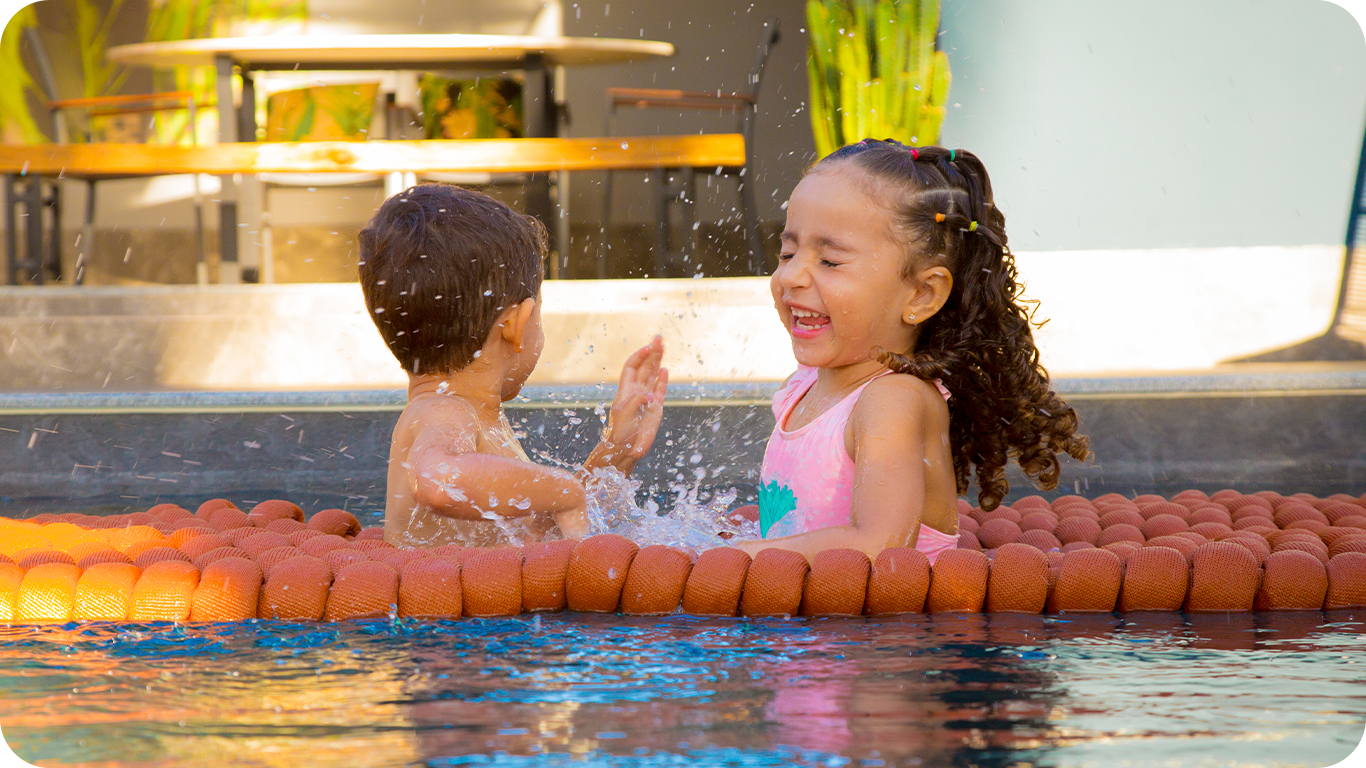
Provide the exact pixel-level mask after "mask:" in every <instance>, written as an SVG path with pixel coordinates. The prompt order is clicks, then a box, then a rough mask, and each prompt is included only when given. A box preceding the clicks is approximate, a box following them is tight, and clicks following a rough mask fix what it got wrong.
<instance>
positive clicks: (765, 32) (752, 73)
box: [749, 16, 782, 102]
mask: <svg viewBox="0 0 1366 768" xmlns="http://www.w3.org/2000/svg"><path fill="white" fill-rule="evenodd" d="M780 39H782V36H781V35H779V34H778V17H777V16H769V17H768V18H767V19H764V26H763V29H762V30H761V32H760V34H759V48H758V49H757V50H756V51H755V52H754V66H753V67H750V70H749V93H750V96H752V97H753V99H754V101H755V102H758V101H759V83H760V82H761V81H762V80H763V79H764V68H765V67H766V66H767V65H768V54H769V51H771V50H773V46H775V45H777V44H778V41H779V40H780Z"/></svg>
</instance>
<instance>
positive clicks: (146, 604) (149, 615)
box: [128, 560, 199, 621]
mask: <svg viewBox="0 0 1366 768" xmlns="http://www.w3.org/2000/svg"><path fill="white" fill-rule="evenodd" d="M197 586H199V569H198V568H196V567H194V566H193V565H190V564H189V563H185V562H181V561H179V560H162V561H161V562H158V563H152V564H151V565H149V566H147V568H146V569H145V570H143V572H142V575H141V576H139V577H138V583H137V584H135V585H133V610H132V611H131V612H129V614H128V618H130V619H132V620H133V621H185V620H186V619H188V618H190V606H191V604H192V602H193V600H194V589H195V587H197Z"/></svg>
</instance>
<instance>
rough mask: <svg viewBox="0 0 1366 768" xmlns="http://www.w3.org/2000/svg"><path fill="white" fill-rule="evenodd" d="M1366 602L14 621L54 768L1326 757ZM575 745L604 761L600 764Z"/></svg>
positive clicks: (1351, 694)
mask: <svg viewBox="0 0 1366 768" xmlns="http://www.w3.org/2000/svg"><path fill="white" fill-rule="evenodd" d="M1363 630H1366V613H1363V612H1361V611H1340V612H1332V613H1319V612H1311V613H1304V614H1289V613H1280V614H1239V615H1229V616H1195V615H1192V616H1183V615H1180V614H1146V615H1144V614H1136V615H1130V616H1125V617H1123V618H1119V617H1116V616H1114V615H1103V616H1074V617H1068V618H1062V617H1058V616H1018V615H996V614H993V615H980V614H974V615H934V616H905V617H898V618H894V619H788V620H778V619H774V620H745V619H729V620H727V619H695V618H688V617H682V616H674V617H667V618H662V619H643V618H628V617H616V616H613V617H602V616H587V615H545V616H535V617H528V616H521V617H515V618H509V619H497V620H491V619H467V620H464V621H459V622H439V621H435V622H434V621H423V622H408V621H382V620H380V621H367V622H353V623H345V624H339V625H317V624H289V623H280V622H253V623H244V624H217V625H179V626H176V625H171V624H160V625H156V624H144V625H130V624H119V625H112V624H100V623H94V624H88V625H75V624H69V625H64V626H50V627H11V628H7V629H0V678H3V682H0V690H3V691H4V694H3V695H0V723H2V724H3V726H4V735H5V739H6V740H7V741H8V742H9V744H10V746H11V747H12V748H13V749H14V750H15V751H16V752H17V753H18V754H19V755H20V756H21V757H23V758H25V759H27V760H29V761H31V762H38V763H41V764H44V765H72V764H153V763H154V764H157V765H169V766H180V765H184V766H191V765H193V766H216V765H310V764H346V765H358V766H406V765H432V766H446V765H483V764H490V765H559V764H568V763H570V762H574V763H575V764H584V763H586V764H594V765H610V766H656V765H659V766H665V765H667V766H672V765H702V766H769V765H773V766H778V765H812V766H843V765H858V766H865V765H866V766H881V765H888V766H890V765H985V766H1004V765H1018V764H1032V765H1134V766H1145V765H1151V766H1159V765H1160V766H1168V765H1253V764H1256V765H1329V764H1332V763H1334V762H1337V761H1338V760H1341V759H1342V758H1343V757H1345V756H1346V755H1347V754H1348V753H1349V752H1351V750H1352V749H1353V747H1354V746H1355V745H1356V744H1357V742H1358V741H1360V740H1361V738H1362V728H1363V724H1364V723H1366V697H1363V696H1362V693H1361V692H1362V690H1363V685H1362V684H1363V683H1366V654H1363V653H1362V651H1363V646H1366V637H1364V636H1363ZM579 761H583V763H580V762H579Z"/></svg>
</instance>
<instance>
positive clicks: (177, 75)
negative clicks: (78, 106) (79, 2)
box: [147, 0, 308, 142]
mask: <svg viewBox="0 0 1366 768" xmlns="http://www.w3.org/2000/svg"><path fill="white" fill-rule="evenodd" d="M149 11H150V12H149V13H148V15H147V40H148V41H149V42H165V41H169V40H194V39H199V38H205V37H224V36H228V35H232V34H239V33H240V32H241V30H238V29H237V27H238V26H240V25H241V24H242V23H244V22H253V23H258V24H265V25H270V24H288V23H303V22H305V21H306V20H307V19H308V2H307V0H152V3H151V7H150V9H149ZM216 78H217V75H216V73H215V72H214V68H213V67H169V68H165V69H158V70H156V71H154V73H153V82H154V84H155V87H156V89H157V90H160V91H191V92H193V93H194V94H195V100H196V101H201V102H204V101H212V100H213V97H214V94H215V93H216V89H215V83H216V82H217V80H216ZM186 120H188V115H187V114H185V113H183V112H174V113H168V114H167V115H166V118H165V119H164V120H163V121H161V122H159V123H158V124H157V134H158V139H159V140H161V141H166V142H169V141H172V140H174V139H175V138H176V137H178V136H181V135H182V134H183V133H184V128H185V122H186Z"/></svg>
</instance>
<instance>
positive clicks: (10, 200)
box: [5, 174, 19, 285]
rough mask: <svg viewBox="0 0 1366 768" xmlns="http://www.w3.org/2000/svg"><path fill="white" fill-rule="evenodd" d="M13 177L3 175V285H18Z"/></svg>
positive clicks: (17, 234)
mask: <svg viewBox="0 0 1366 768" xmlns="http://www.w3.org/2000/svg"><path fill="white" fill-rule="evenodd" d="M14 183H15V179H14V176H12V175H10V174H5V283H6V284H7V285H18V284H19V231H18V226H19V221H18V220H19V217H18V216H15V215H14V208H15V206H16V205H18V204H19V201H18V200H16V199H15V196H14Z"/></svg>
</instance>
